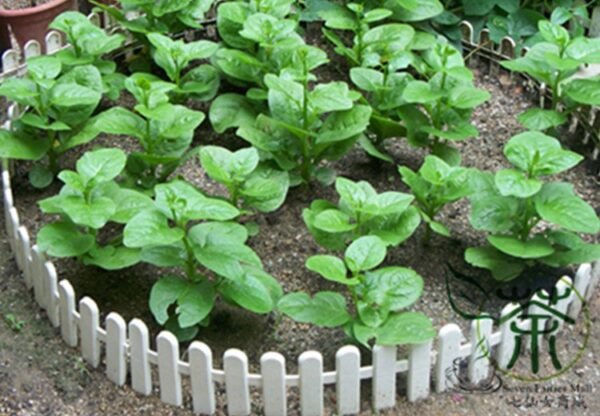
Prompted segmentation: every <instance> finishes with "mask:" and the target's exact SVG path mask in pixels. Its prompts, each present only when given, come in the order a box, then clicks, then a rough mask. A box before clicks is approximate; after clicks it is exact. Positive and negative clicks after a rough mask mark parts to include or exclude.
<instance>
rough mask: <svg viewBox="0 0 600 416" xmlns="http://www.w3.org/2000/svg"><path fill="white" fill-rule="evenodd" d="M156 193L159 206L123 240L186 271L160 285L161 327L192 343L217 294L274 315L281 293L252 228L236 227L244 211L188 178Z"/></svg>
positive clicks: (153, 301) (142, 215)
mask: <svg viewBox="0 0 600 416" xmlns="http://www.w3.org/2000/svg"><path fill="white" fill-rule="evenodd" d="M154 195H155V197H154V201H153V206H152V207H150V208H149V209H145V210H141V211H140V210H138V213H137V215H135V216H134V217H133V218H132V219H131V220H129V221H128V223H127V225H126V226H125V230H124V233H123V235H124V238H123V242H124V244H125V246H126V247H129V248H133V249H141V259H142V261H144V262H147V263H150V264H153V265H156V266H159V267H176V268H179V269H181V270H183V272H184V275H183V276H180V275H173V274H167V275H164V276H162V277H161V278H160V279H159V280H158V281H157V282H156V283H155V284H154V286H153V287H152V291H151V293H150V310H151V311H152V314H153V315H154V317H155V319H156V321H157V322H158V323H159V324H161V325H166V327H167V328H169V329H171V330H173V331H175V333H177V334H178V336H179V337H180V339H181V340H184V339H189V338H191V337H193V336H194V335H195V333H196V332H197V330H198V326H199V325H207V324H208V322H209V315H210V312H211V311H212V309H213V307H214V305H215V301H216V298H217V295H218V296H220V297H221V298H222V299H223V300H225V301H226V302H229V303H232V304H235V305H238V306H240V307H242V308H245V309H247V310H250V311H252V312H255V313H260V314H264V313H268V312H270V311H271V310H272V309H273V307H274V306H275V304H276V303H277V301H278V299H279V297H280V296H281V294H282V291H281V288H280V286H279V283H278V282H277V280H275V279H274V278H273V277H272V276H270V275H269V274H268V273H266V272H265V271H264V270H263V268H262V263H261V261H260V258H259V257H258V256H257V255H256V253H255V252H254V251H253V250H252V249H251V248H250V247H248V246H247V245H246V244H245V242H246V240H247V238H248V233H247V231H246V228H245V227H243V226H242V225H239V224H237V223H234V222H231V220H233V219H234V218H236V217H238V216H239V215H240V211H239V210H238V209H237V208H236V207H234V206H233V205H231V204H230V203H228V202H226V201H223V200H221V199H216V198H209V197H206V196H205V195H204V194H202V192H200V191H199V190H197V189H196V188H195V187H193V186H192V185H190V184H189V183H187V182H185V181H182V180H175V181H172V182H169V183H166V184H159V185H157V186H156V187H155V188H154ZM172 305H176V307H175V308H171V306H172Z"/></svg>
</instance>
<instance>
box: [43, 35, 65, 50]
mask: <svg viewBox="0 0 600 416" xmlns="http://www.w3.org/2000/svg"><path fill="white" fill-rule="evenodd" d="M62 46H63V40H62V35H61V34H60V32H57V31H56V30H51V31H50V32H48V33H47V34H46V53H47V54H52V53H54V52H57V51H59V50H60V49H61V48H62Z"/></svg>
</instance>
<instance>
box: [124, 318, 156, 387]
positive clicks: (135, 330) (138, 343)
mask: <svg viewBox="0 0 600 416" xmlns="http://www.w3.org/2000/svg"><path fill="white" fill-rule="evenodd" d="M129 350H130V351H129V360H130V367H131V387H132V388H133V390H135V391H137V392H138V393H141V394H143V395H146V396H148V395H149V394H150V393H152V373H151V369H150V361H149V360H148V352H149V350H150V335H149V333H148V327H146V324H145V323H144V322H142V321H140V320H139V319H132V320H131V322H129Z"/></svg>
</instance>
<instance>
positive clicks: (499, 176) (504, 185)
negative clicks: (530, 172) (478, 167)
mask: <svg viewBox="0 0 600 416" xmlns="http://www.w3.org/2000/svg"><path fill="white" fill-rule="evenodd" d="M495 181H496V186H497V187H498V190H499V191H500V193H501V194H502V196H516V197H518V198H528V197H530V196H532V195H535V194H536V193H538V192H539V190H540V189H542V185H543V183H542V182H541V181H539V180H537V179H530V178H528V177H527V176H526V175H525V174H524V173H523V172H521V171H518V170H516V169H502V170H500V171H498V172H497V173H496V177H495Z"/></svg>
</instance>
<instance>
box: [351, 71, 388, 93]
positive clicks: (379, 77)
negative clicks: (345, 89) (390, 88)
mask: <svg viewBox="0 0 600 416" xmlns="http://www.w3.org/2000/svg"><path fill="white" fill-rule="evenodd" d="M350 79H351V80H352V82H353V83H354V85H356V86H357V87H358V88H360V89H361V90H364V91H368V92H374V91H377V90H378V89H380V88H382V87H383V73H382V72H379V71H376V70H374V69H370V68H360V67H358V68H352V69H351V70H350Z"/></svg>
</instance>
